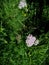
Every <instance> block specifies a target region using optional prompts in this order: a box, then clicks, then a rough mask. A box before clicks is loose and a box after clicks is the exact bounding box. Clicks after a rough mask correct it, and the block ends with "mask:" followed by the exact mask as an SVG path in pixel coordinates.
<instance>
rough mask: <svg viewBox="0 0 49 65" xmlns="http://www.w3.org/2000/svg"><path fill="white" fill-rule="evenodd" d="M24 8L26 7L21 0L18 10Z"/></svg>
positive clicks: (24, 0)
mask: <svg viewBox="0 0 49 65" xmlns="http://www.w3.org/2000/svg"><path fill="white" fill-rule="evenodd" d="M24 7H27V3H26V0H21V1H20V3H19V5H18V8H19V9H22V8H24Z"/></svg>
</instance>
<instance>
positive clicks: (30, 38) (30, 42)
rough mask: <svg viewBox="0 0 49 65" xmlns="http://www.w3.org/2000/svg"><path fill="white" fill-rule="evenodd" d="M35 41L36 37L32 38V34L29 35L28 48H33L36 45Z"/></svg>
mask: <svg viewBox="0 0 49 65" xmlns="http://www.w3.org/2000/svg"><path fill="white" fill-rule="evenodd" d="M35 40H36V37H34V36H32V35H31V34H29V35H28V36H27V39H26V44H27V46H28V47H31V46H32V45H33V44H34V42H35Z"/></svg>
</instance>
